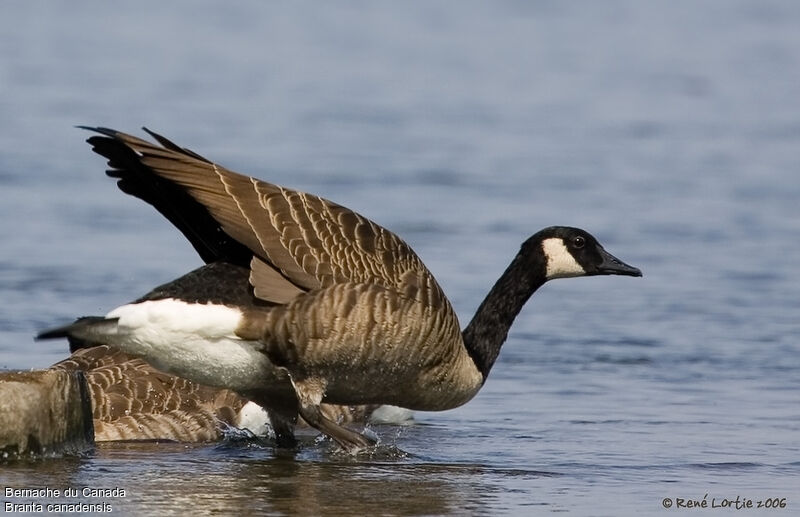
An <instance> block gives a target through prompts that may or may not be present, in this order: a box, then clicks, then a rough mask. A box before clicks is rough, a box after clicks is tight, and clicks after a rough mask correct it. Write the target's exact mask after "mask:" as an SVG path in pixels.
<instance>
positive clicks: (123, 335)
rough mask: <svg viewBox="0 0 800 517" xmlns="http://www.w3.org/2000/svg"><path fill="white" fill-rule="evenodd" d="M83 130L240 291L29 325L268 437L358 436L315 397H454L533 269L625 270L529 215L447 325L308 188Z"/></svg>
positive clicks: (439, 296)
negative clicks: (209, 396) (227, 403)
mask: <svg viewBox="0 0 800 517" xmlns="http://www.w3.org/2000/svg"><path fill="white" fill-rule="evenodd" d="M86 129H91V130H93V131H96V132H98V133H100V134H101V135H102V136H93V137H91V138H89V140H88V142H89V143H90V144H91V145H92V146H93V148H94V150H95V152H97V153H99V154H101V155H103V156H105V157H106V158H108V160H109V162H108V163H109V165H110V167H111V170H109V171H108V174H109V176H111V177H115V178H119V182H118V185H119V187H120V189H122V190H123V191H124V192H126V193H128V194H131V195H134V196H136V197H139V198H141V199H143V200H144V201H147V202H148V203H150V204H152V205H153V206H154V207H155V208H156V209H158V210H159V211H160V212H161V213H162V214H163V215H165V216H166V217H167V218H168V219H169V220H170V221H171V222H172V223H173V224H174V225H175V226H176V227H177V228H178V229H179V230H181V232H183V234H184V235H185V236H186V237H187V238H188V239H189V241H190V242H191V243H192V245H193V246H194V247H195V249H196V250H197V251H198V253H199V254H200V256H201V257H202V258H203V259H204V260H205V261H206V262H207V263H209V264H211V265H210V266H205V268H210V267H211V266H214V267H216V268H217V269H218V270H217V271H216V272H215V273H214V274H219V275H221V276H225V275H228V274H233V275H235V276H239V277H243V276H245V275H246V276H247V280H248V289H247V292H248V297H247V299H239V301H238V303H224V302H222V303H219V302H217V301H216V300H210V299H208V298H206V299H203V298H198V299H195V300H187V299H186V298H184V297H181V296H177V295H176V296H165V297H162V298H159V299H143V300H138V301H137V302H134V303H132V304H128V305H124V306H122V307H119V308H117V309H115V310H113V311H112V312H110V313H109V314H108V315H107V316H105V317H102V318H88V319H82V320H79V321H77V322H76V323H74V324H72V325H69V326H67V327H62V328H59V329H55V330H52V331H47V332H44V333H42V334H40V336H39V337H40V338H50V337H62V336H72V337H77V338H80V339H87V340H90V341H99V342H103V343H108V344H109V345H112V346H114V347H118V348H119V349H121V350H123V351H126V352H128V353H131V354H134V355H137V356H140V357H144V358H145V359H147V360H148V361H149V362H151V363H152V364H154V365H155V366H157V367H158V368H159V369H162V370H165V371H168V372H171V373H175V374H177V375H180V376H181V377H185V378H188V379H192V380H195V381H197V382H200V383H202V384H208V385H213V386H219V387H224V388H228V389H231V390H233V391H236V392H237V393H239V394H241V395H243V396H245V397H247V398H248V399H250V400H254V401H256V402H258V403H259V404H261V405H263V406H264V407H266V408H267V409H268V411H269V412H270V416H271V419H272V421H273V423H276V422H277V423H279V425H276V432H277V434H278V436H279V439H282V440H283V441H284V442H291V441H292V430H293V426H294V422H295V421H296V418H297V415H298V414H299V415H301V416H302V417H303V418H304V419H305V420H306V421H307V422H308V423H309V424H310V425H311V426H313V427H316V428H317V429H319V430H320V431H322V432H323V433H325V434H327V435H329V436H331V437H332V438H333V439H334V440H336V441H337V442H338V443H339V444H340V445H342V446H343V447H345V448H358V447H363V446H366V445H369V444H371V443H372V442H371V441H370V440H369V439H367V438H366V437H364V436H363V435H361V434H358V433H356V432H354V431H351V430H349V429H347V428H345V427H343V426H341V425H339V424H337V423H335V422H333V421H332V420H330V419H329V418H327V417H325V416H324V415H323V414H321V411H320V404H321V403H322V402H323V401H324V402H327V403H333V404H343V405H350V404H392V405H397V406H401V407H405V408H409V409H419V410H443V409H449V408H453V407H457V406H459V405H461V404H464V403H465V402H467V401H468V400H470V399H471V398H472V397H473V396H474V395H475V394H476V393H477V392H478V390H479V389H480V387H481V386H482V385H483V383H484V382H485V380H486V376H487V375H488V373H489V371H490V369H491V367H492V365H493V364H494V362H495V359H496V358H497V355H498V353H499V351H500V347H501V345H502V344H503V342H504V341H505V339H506V335H507V333H508V330H509V328H510V326H511V324H512V323H513V321H514V318H515V317H516V316H517V314H518V313H519V311H520V310H521V309H522V306H523V305H524V304H525V302H526V301H527V300H528V298H529V297H530V296H531V295H532V294H533V292H534V291H535V290H536V289H538V288H539V287H540V286H541V285H542V284H543V283H544V282H546V281H548V280H550V279H553V278H563V277H574V276H590V275H610V274H617V275H630V276H641V272H640V271H639V270H638V269H636V268H634V267H631V266H628V265H626V264H624V263H623V262H621V261H619V260H618V259H616V258H614V257H613V256H611V255H610V254H608V253H607V252H606V251H605V250H604V249H603V248H602V246H600V244H599V243H598V242H597V241H596V240H595V239H594V237H592V236H591V235H589V234H588V233H587V232H585V231H583V230H579V229H577V228H569V227H550V228H545V229H544V230H541V231H539V232H537V233H536V234H534V235H533V236H531V237H530V238H529V239H527V240H526V241H525V242H524V243H523V244H522V247H521V249H520V251H519V253H518V254H517V255H516V257H515V258H514V259H513V261H512V262H511V265H510V266H509V267H508V269H507V270H506V271H505V272H504V273H503V275H502V276H501V277H500V279H499V280H498V281H497V283H496V284H495V286H494V287H493V288H492V290H491V291H490V293H489V295H488V296H487V297H486V299H485V300H484V301H483V303H482V304H481V305H480V307H479V309H478V311H477V313H476V314H475V316H474V318H473V319H472V321H471V322H470V324H469V325H468V326H467V327H466V329H465V330H464V332H463V334H462V332H461V330H460V326H459V322H458V319H457V317H456V314H455V312H454V311H453V308H452V307H451V305H450V302H449V301H448V300H447V298H446V297H445V296H444V294H443V292H442V290H441V288H440V287H439V285H438V283H437V282H436V280H435V279H434V277H433V275H432V274H431V273H430V271H428V269H427V268H426V267H425V266H424V264H423V263H422V261H421V260H420V259H419V257H417V255H416V254H415V253H414V252H413V250H412V249H411V248H410V247H409V246H408V245H407V244H406V243H405V242H404V241H403V240H401V239H400V238H399V237H397V236H396V235H395V234H393V233H391V232H390V231H388V230H386V229H385V228H382V227H381V226H378V225H377V224H375V223H373V222H372V221H370V220H368V219H366V218H364V217H362V216H361V215H359V214H356V213H355V212H353V211H351V210H348V209H347V208H344V207H342V206H340V205H337V204H335V203H332V202H330V201H327V200H325V199H322V198H320V197H317V196H313V195H310V194H306V193H302V192H298V191H294V190H290V189H286V188H283V187H280V186H277V185H273V184H270V183H267V182H264V181H260V180H257V179H254V178H251V177H247V176H243V175H241V174H237V173H235V172H232V171H229V170H227V169H225V168H224V167H221V166H219V165H217V164H214V163H212V162H211V161H209V160H207V159H205V158H203V157H201V156H199V155H197V154H196V153H194V152H192V151H189V150H187V149H183V148H181V147H179V146H177V145H175V144H174V143H172V142H171V141H169V140H167V139H166V138H164V137H162V136H160V135H157V134H155V133H152V132H150V131H148V133H149V134H150V135H151V136H153V138H155V139H156V140H157V141H158V143H159V144H160V145H155V144H152V143H150V142H147V141H144V140H141V139H139V138H136V137H133V136H131V135H127V134H124V133H120V132H117V131H114V130H111V129H105V128H86ZM198 271H199V274H201V275H204V274H206V273H208V271H209V270H208V269H206V270H204V269H203V268H201V270H198ZM196 273H197V272H196ZM190 275H191V274H190ZM187 276H188V275H187ZM205 282H206V284H207V285H209V286H212V287H210V289H211V290H212V291H216V290H217V289H218V287H217V286H218V283H217V282H213V281H212V280H211V279H210V278H207V279H206V280H205ZM214 294H216V293H214Z"/></svg>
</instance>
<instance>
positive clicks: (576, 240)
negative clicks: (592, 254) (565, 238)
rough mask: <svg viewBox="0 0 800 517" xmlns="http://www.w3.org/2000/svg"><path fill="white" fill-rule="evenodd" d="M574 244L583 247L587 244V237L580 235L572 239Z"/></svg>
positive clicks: (578, 247)
mask: <svg viewBox="0 0 800 517" xmlns="http://www.w3.org/2000/svg"><path fill="white" fill-rule="evenodd" d="M572 245H573V246H574V247H576V248H577V249H581V248H583V247H584V246H585V245H586V239H584V238H583V237H581V236H580V235H578V236H577V237H575V238H574V239H572Z"/></svg>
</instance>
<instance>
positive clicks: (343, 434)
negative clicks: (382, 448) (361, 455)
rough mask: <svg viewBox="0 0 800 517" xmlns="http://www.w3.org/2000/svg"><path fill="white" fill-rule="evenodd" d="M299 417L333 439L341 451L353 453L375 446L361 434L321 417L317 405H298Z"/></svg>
mask: <svg viewBox="0 0 800 517" xmlns="http://www.w3.org/2000/svg"><path fill="white" fill-rule="evenodd" d="M300 416H301V417H303V420H305V421H306V422H307V423H308V425H310V426H311V427H313V428H315V429H317V430H319V431H321V432H323V433H324V434H326V435H328V436H330V437H331V438H333V439H334V440H335V441H336V443H338V444H339V445H340V446H341V447H342V448H343V449H345V450H347V451H353V450H357V449H363V448H364V447H369V446H371V445H375V442H374V441H372V440H370V439H369V438H367V437H366V436H364V435H363V434H360V433H357V432H355V431H351V430H350V429H347V428H346V427H342V426H340V425H339V424H337V423H335V422H334V421H333V420H330V419H328V418H326V417H325V416H323V415H322V412H321V411H320V408H319V405H316V404H312V405H307V406H304V405H302V404H301V405H300Z"/></svg>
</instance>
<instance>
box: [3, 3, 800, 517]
mask: <svg viewBox="0 0 800 517" xmlns="http://www.w3.org/2000/svg"><path fill="white" fill-rule="evenodd" d="M0 19H1V20H2V21H0V30H2V34H3V37H2V38H0V91H2V93H3V95H2V96H0V113H2V114H3V122H4V123H3V129H2V131H0V218H1V219H2V220H3V221H4V224H3V225H1V226H0V242H2V245H1V246H0V300H2V305H0V367H4V368H32V367H37V368H38V367H46V366H47V365H49V364H52V363H53V362H55V361H57V360H59V359H61V358H63V357H64V356H65V354H66V350H65V345H64V344H63V343H57V342H53V343H50V342H45V343H35V344H34V343H32V336H33V335H34V334H35V333H36V332H37V331H38V330H40V329H42V328H44V327H47V326H50V325H52V324H56V323H61V322H63V321H67V320H69V319H71V318H72V317H74V316H76V315H82V314H103V313H105V312H107V311H108V310H110V309H111V308H113V307H115V306H117V305H119V304H121V303H123V302H125V301H128V300H131V299H133V298H136V297H138V296H139V295H140V294H142V293H144V292H146V291H147V290H149V289H150V288H151V287H153V286H155V285H157V284H160V283H162V282H164V281H167V280H170V279H172V278H175V277H177V276H178V275H180V274H182V273H184V272H186V271H188V270H190V269H192V268H194V267H196V266H197V265H198V264H199V260H198V258H197V257H196V256H195V255H194V252H193V251H192V249H191V248H190V246H189V245H188V244H187V243H186V242H184V241H183V239H182V237H181V236H180V235H179V234H178V233H177V232H176V231H175V230H173V229H172V228H171V227H170V226H169V224H168V223H166V222H165V221H164V220H162V218H161V217H160V216H159V215H158V214H157V213H155V211H153V210H152V209H150V208H149V207H147V206H145V205H143V204H142V203H141V202H139V201H138V200H135V199H127V198H126V197H125V196H123V195H122V194H120V193H119V192H118V191H117V190H116V188H115V187H114V185H113V183H112V182H111V181H110V180H109V179H107V178H105V177H104V176H103V175H102V167H103V164H102V161H101V159H100V158H98V157H97V156H95V155H93V154H92V153H91V152H90V151H89V149H88V146H86V144H84V143H83V142H82V140H83V139H84V138H85V137H86V136H87V135H86V134H85V133H83V132H81V131H79V130H77V129H74V128H73V127H72V126H73V125H75V124H92V125H108V126H112V127H117V128H120V129H123V130H128V131H135V130H136V129H137V128H138V127H139V126H141V125H147V126H148V127H151V128H152V129H155V130H157V131H160V132H162V133H164V134H166V135H167V136H169V137H171V138H174V139H175V140H177V141H178V142H179V143H182V144H183V145H186V146H189V147H191V148H193V149H195V150H197V151H199V152H201V153H202V154H204V155H206V156H209V157H211V158H213V159H215V160H216V161H218V162H220V163H223V164H225V165H227V166H229V167H230V168H233V169H235V170H239V171H243V172H247V173H250V174H254V175H256V176H259V177H262V178H264V179H268V180H270V181H273V182H276V183H280V184H285V185H288V186H292V187H295V188H300V189H304V190H307V191H311V192H314V193H318V194H321V195H324V196H325V197H328V198H330V199H333V200H335V201H338V202H341V203H343V204H345V205H347V206H349V207H351V208H354V209H356V210H358V211H360V212H362V213H364V214H366V215H368V216H369V217H371V218H372V219H374V220H375V221H378V222H379V223H381V224H383V225H384V226H386V227H388V228H390V229H392V230H394V231H396V232H397V233H399V234H401V235H402V236H403V237H404V238H406V239H407V240H408V241H409V242H410V243H411V244H412V246H413V247H414V248H415V249H416V250H417V252H418V253H419V254H420V256H421V257H422V258H423V260H425V262H426V264H427V265H428V266H429V268H430V269H431V270H432V271H433V272H434V274H436V276H437V278H438V279H439V281H440V283H441V284H442V286H443V288H444V289H445V291H446V292H447V293H448V296H449V297H450V299H451V300H452V302H453V304H454V306H455V307H456V310H457V311H458V313H459V315H460V317H461V320H462V323H466V322H467V321H468V319H469V317H470V316H471V314H472V312H473V311H474V310H475V308H476V307H477V305H478V303H479V302H480V300H481V299H482V297H483V295H484V294H485V292H486V291H487V290H488V288H489V287H490V285H491V284H492V282H493V281H494V280H495V279H496V278H497V276H498V275H499V274H500V272H501V271H502V270H503V268H504V267H505V265H506V264H507V262H508V261H509V260H510V258H511V256H512V255H513V254H514V253H515V251H516V249H517V247H518V245H519V243H520V242H521V241H522V240H523V239H524V238H526V237H527V236H528V235H530V234H531V233H533V232H534V231H535V230H537V229H539V228H541V227H544V226H547V225H551V224H568V225H574V226H580V227H583V228H586V229H588V230H589V231H591V232H592V233H593V234H595V235H596V236H597V237H598V238H599V239H600V240H601V241H602V242H603V243H604V244H605V245H606V247H607V249H609V251H611V252H612V253H614V254H615V255H617V256H619V257H620V258H622V259H623V260H625V261H627V262H629V263H631V264H633V265H635V266H638V267H640V268H641V269H642V270H643V271H644V274H645V276H644V278H643V279H631V278H618V277H612V278H593V279H578V280H560V281H557V282H553V283H552V284H550V285H547V286H545V287H544V288H543V289H542V290H541V291H540V292H539V293H537V294H536V295H535V296H534V298H533V299H532V300H531V302H530V303H529V304H528V306H526V308H525V310H524V311H523V313H522V315H521V316H520V318H519V319H518V320H517V323H516V324H515V326H514V328H513V329H512V332H511V335H510V337H509V340H508V342H507V344H506V345H505V347H504V349H503V352H502V354H501V356H500V359H499V361H498V363H497V365H496V366H495V369H494V370H493V372H492V375H491V376H490V379H489V381H488V383H487V384H486V386H485V388H484V389H483V390H482V391H481V393H480V394H479V395H478V396H477V397H476V398H475V399H474V400H473V401H471V402H470V403H469V404H467V405H466V406H464V407H462V408H459V409H456V410H453V411H448V412H442V413H418V414H417V424H416V425H414V426H410V427H394V426H384V427H380V426H379V427H376V428H375V431H376V432H377V433H378V435H379V436H380V437H381V439H382V442H383V443H384V444H386V445H385V446H384V447H382V448H381V450H380V451H379V452H378V453H376V454H375V455H374V456H372V457H357V458H351V457H346V456H342V455H340V454H337V453H335V452H334V451H331V450H330V447H329V445H328V444H326V443H324V442H323V443H317V442H315V441H314V439H313V437H311V436H308V437H306V438H305V439H304V442H303V443H304V445H303V447H302V448H301V449H300V451H298V452H297V453H295V454H287V453H282V452H280V451H276V450H274V449H273V448H272V447H270V446H269V445H258V444H247V443H238V442H235V443H223V444H217V445H204V446H185V445H179V444H159V445H154V444H116V445H103V446H101V447H98V448H97V450H96V451H95V452H94V453H93V454H91V455H89V456H87V457H84V458H66V459H52V460H48V461H38V462H32V463H22V464H15V465H5V466H3V467H2V470H0V485H2V486H3V487H15V488H30V487H37V486H49V487H52V488H58V489H62V490H63V489H65V488H68V487H79V488H80V487H84V486H88V487H93V488H98V487H107V488H113V487H121V488H124V489H125V490H126V491H127V493H126V496H125V497H124V498H123V497H118V498H106V499H105V501H106V502H108V503H109V504H111V505H112V507H113V509H114V510H115V511H121V512H129V513H159V514H183V513H185V512H186V511H187V510H191V511H192V512H193V513H195V514H198V515H208V514H214V513H230V512H234V511H241V512H245V513H273V514H321V513H326V514H330V515H334V514H399V515H434V514H458V515H462V514H475V515H483V514H518V515H523V514H524V515H528V514H532V513H534V514H538V513H551V512H558V513H569V514H572V515H641V514H664V515H667V514H669V513H685V512H686V511H688V510H680V509H676V508H674V507H673V508H672V509H670V510H669V511H667V510H665V509H663V508H662V500H663V499H664V498H670V499H671V500H672V501H673V502H674V501H675V500H676V498H684V499H699V500H702V499H703V497H704V495H705V494H708V497H707V501H708V504H709V505H710V504H711V499H712V498H716V503H717V504H719V502H720V500H721V499H722V498H730V499H735V498H736V496H740V497H741V498H749V499H753V500H754V504H755V502H757V501H758V500H766V499H767V498H772V497H779V498H787V503H788V506H787V507H786V508H784V509H776V510H773V509H770V510H765V509H761V510H749V511H747V514H748V515H752V514H759V513H763V514H769V515H775V514H778V515H789V514H791V513H795V512H797V508H799V507H800V499H798V496H797V494H798V493H800V492H799V491H798V487H800V413H798V400H799V398H800V397H799V396H800V344H799V343H798V335H800V318H798V315H799V314H800V296H799V295H798V294H799V293H798V287H800V273H798V269H797V267H796V265H797V264H798V263H800V238H799V237H800V210H798V208H797V200H798V199H800V177H799V176H798V171H797V168H798V165H799V164H800V122H798V121H799V120H800V104H798V95H797V94H798V91H800V30H798V26H800V25H798V24H799V23H800V5H798V4H797V3H796V2H791V1H789V0H787V1H738V2H729V1H718V2H714V1H712V2H702V3H699V2H680V1H679V2H647V3H645V2H634V1H611V2H602V3H592V2H576V3H562V2H546V1H542V2H503V3H477V2H476V3H473V2H459V3H458V4H456V3H447V2H426V3H413V4H408V3H358V2H353V3H339V4H336V5H328V4H321V3H314V4H312V3H293V4H286V5H283V4H280V5H274V4H261V3H256V2H244V3H238V4H233V5H226V6H224V7H223V6H220V5H217V4H216V3H213V2H172V3H169V4H163V3H158V4H157V3H148V2H145V3H141V2H139V3H137V4H136V5H135V6H134V5H133V4H130V5H121V4H104V3H95V4H93V5H91V6H88V5H85V6H83V5H82V6H77V5H72V4H66V3H64V4H50V5H44V4H42V5H37V4H35V3H26V4H19V5H17V4H8V5H4V6H3V13H2V16H0ZM4 500H6V499H4ZM90 501H91V500H90ZM94 501H103V499H95V500H94ZM57 502H64V501H63V500H61V501H57ZM695 511H700V512H705V511H712V510H711V509H708V510H702V509H700V510H695ZM712 513H714V514H715V515H718V514H725V513H730V512H729V511H726V510H723V509H716V510H715V511H714V512H712Z"/></svg>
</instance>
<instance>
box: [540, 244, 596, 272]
mask: <svg viewBox="0 0 800 517" xmlns="http://www.w3.org/2000/svg"><path fill="white" fill-rule="evenodd" d="M542 251H543V252H544V256H545V258H547V272H546V274H547V279H548V280H552V279H554V278H569V277H573V276H583V275H585V274H586V271H585V270H584V269H583V268H582V267H581V265H580V264H578V261H577V260H575V257H573V256H572V254H571V253H570V252H569V250H567V246H566V245H565V244H564V241H563V240H562V239H559V238H557V237H553V238H550V239H545V240H544V241H542Z"/></svg>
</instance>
